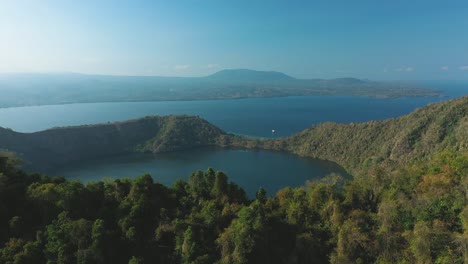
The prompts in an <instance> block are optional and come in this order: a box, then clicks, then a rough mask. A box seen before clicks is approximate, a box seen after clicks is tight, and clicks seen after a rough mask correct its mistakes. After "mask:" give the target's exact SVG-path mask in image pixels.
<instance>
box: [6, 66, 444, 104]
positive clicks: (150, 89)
mask: <svg viewBox="0 0 468 264" xmlns="http://www.w3.org/2000/svg"><path fill="white" fill-rule="evenodd" d="M0 93H1V95H2V96H0V108H1V107H12V106H26V105H47V104H67V103H93V102H129V101H168V100H208V99H209V100H213V99H236V98H250V97H257V98H258V97H281V96H322V95H327V96H370V97H385V98H390V97H402V96H405V97H407V96H439V95H440V94H439V93H438V92H437V91H436V90H433V89H425V88H421V87H416V86H415V85H413V84H403V83H398V82H388V83H386V82H371V81H363V80H359V79H355V78H339V79H331V80H325V79H296V78H293V77H291V76H288V75H286V74H284V73H280V72H273V71H253V70H246V69H232V70H222V71H219V72H217V73H215V74H212V75H210V76H206V77H198V78H195V77H190V78H189V77H187V78H185V77H157V76H106V75H86V74H69V73H57V74H36V73H34V74H33V73H24V74H0Z"/></svg>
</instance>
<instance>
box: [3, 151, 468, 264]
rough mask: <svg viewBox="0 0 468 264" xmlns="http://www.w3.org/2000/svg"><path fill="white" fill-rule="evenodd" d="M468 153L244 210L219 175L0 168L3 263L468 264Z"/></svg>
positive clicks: (320, 185) (236, 191)
mask: <svg viewBox="0 0 468 264" xmlns="http://www.w3.org/2000/svg"><path fill="white" fill-rule="evenodd" d="M467 164H468V159H467V155H466V152H463V151H460V150H454V149H449V148H447V149H445V150H442V151H439V152H437V153H435V155H433V156H432V157H431V158H430V159H429V161H428V162H422V161H416V162H414V163H413V164H411V165H408V166H406V167H400V168H398V169H397V170H389V169H388V167H386V166H375V165H373V166H371V167H370V168H368V170H367V171H366V172H365V173H362V174H359V175H356V176H355V177H354V179H352V180H350V181H345V180H344V179H343V178H340V177H336V176H330V177H326V178H324V179H321V180H319V181H313V182H309V183H308V184H307V185H306V186H305V187H302V188H291V187H286V188H284V189H282V190H280V191H279V192H278V193H277V194H276V195H274V196H273V197H268V196H267V195H266V190H264V189H263V188H260V189H259V191H258V192H257V195H256V199H255V200H248V199H247V197H246V195H245V192H244V191H243V189H242V188H240V187H239V186H237V185H236V184H234V183H232V182H229V180H228V177H227V176H226V175H225V174H224V173H222V172H215V171H214V170H213V169H210V168H209V169H207V170H206V171H205V172H202V171H198V172H194V173H193V174H192V175H191V176H190V179H189V181H188V182H185V181H182V180H179V181H177V182H176V183H174V185H173V186H172V187H170V188H168V187H165V186H163V185H161V184H158V183H155V182H154V181H153V179H152V177H151V176H150V175H143V176H140V177H138V178H136V179H134V180H130V179H121V180H113V181H106V182H96V183H88V184H86V185H83V184H81V183H80V182H76V181H67V180H65V179H63V178H50V177H46V176H41V175H37V174H31V175H27V174H25V173H24V172H22V171H21V170H19V169H18V168H17V167H16V165H14V163H10V162H7V161H5V160H4V161H3V163H2V167H1V168H0V198H1V199H0V223H1V225H0V245H1V246H0V263H8V264H9V263H117V264H119V263H122V264H127V263H314V262H317V263H327V262H331V263H464V262H466V261H467V260H468V235H467V234H468V220H467V219H468V205H467V196H466V190H467V186H468V180H467V179H468V177H466V176H467Z"/></svg>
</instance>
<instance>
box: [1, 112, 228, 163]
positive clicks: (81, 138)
mask: <svg viewBox="0 0 468 264" xmlns="http://www.w3.org/2000/svg"><path fill="white" fill-rule="evenodd" d="M222 134H224V132H223V131H221V130H220V129H218V128H217V127H215V126H213V125H211V124H209V123H208V122H206V121H205V120H203V119H201V118H199V117H194V116H151V117H145V118H140V119H135V120H129V121H125V122H116V123H108V124H99V125H90V126H77V127H63V128H53V129H48V130H44V131H40V132H35V133H18V132H14V131H12V130H8V129H3V128H0V149H6V150H9V151H13V152H16V153H18V154H19V156H20V157H21V158H22V159H23V160H24V163H25V166H26V167H30V168H35V169H37V168H48V167H53V166H57V165H60V164H63V163H67V162H72V161H79V160H89V159H94V158H100V157H106V156H112V155H118V154H123V153H128V152H134V151H137V150H138V151H149V152H165V151H174V150H179V149H187V148H192V147H197V146H208V145H213V144H215V143H216V140H217V139H218V138H219V137H220V136H221V135H222Z"/></svg>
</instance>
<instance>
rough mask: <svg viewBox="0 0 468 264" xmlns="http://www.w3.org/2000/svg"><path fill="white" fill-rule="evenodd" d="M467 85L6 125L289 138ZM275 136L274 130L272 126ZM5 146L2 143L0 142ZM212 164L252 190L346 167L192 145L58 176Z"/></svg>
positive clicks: (408, 107)
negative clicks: (172, 123) (203, 130)
mask: <svg viewBox="0 0 468 264" xmlns="http://www.w3.org/2000/svg"><path fill="white" fill-rule="evenodd" d="M467 84H468V82H446V81H445V82H424V83H422V85H423V86H426V87H432V88H436V89H441V90H442V91H443V92H444V94H445V96H444V97H418V98H396V99H378V98H368V97H284V98H252V99H238V100H213V101H174V102H129V103H93V104H68V105H51V106H31V107H16V108H6V109H0V126H2V127H8V128H11V129H14V130H16V131H21V132H33V131H39V130H43V129H47V128H51V127H56V126H70V125H83V124H95V123H103V122H112V121H121V120H127V119H133V118H139V117H143V116H147V115H168V114H190V115H199V116H201V117H202V118H205V119H206V120H208V121H209V122H211V123H213V124H214V125H216V126H218V127H220V128H222V129H224V130H225V131H228V132H232V133H237V134H243V135H249V136H256V137H283V136H289V135H291V134H293V133H296V132H299V131H301V130H303V129H305V128H308V127H310V126H312V125H314V124H317V123H321V122H328V121H331V122H339V123H350V122H363V121H369V120H381V119H386V118H392V117H398V116H401V115H404V114H407V113H409V112H411V111H413V110H414V109H416V108H418V107H422V106H425V105H427V104H429V103H432V102H438V101H442V100H448V99H450V98H455V97H460V96H463V95H466V94H468V85H467ZM273 129H274V130H275V131H276V132H275V133H272V130H273ZM0 148H1V146H0ZM210 166H211V167H214V168H215V169H218V170H224V171H227V172H228V173H229V176H230V178H231V179H233V180H234V181H235V182H237V183H239V184H240V185H242V186H243V187H244V188H246V189H247V190H249V192H250V193H251V192H252V190H256V189H258V187H259V186H264V187H267V190H268V191H270V192H271V191H276V190H278V189H280V188H281V187H284V186H287V185H291V186H298V185H302V184H303V183H304V182H305V180H306V179H312V178H320V177H323V176H325V175H327V174H329V173H331V172H340V171H342V170H341V168H339V167H337V166H331V165H330V163H326V165H325V163H323V162H319V161H315V160H310V159H304V158H300V157H297V156H294V155H290V154H285V153H271V152H266V151H262V152H250V151H237V150H213V149H209V150H191V151H188V152H177V153H170V154H162V155H158V156H151V155H150V156H147V155H146V156H145V155H144V156H139V155H129V156H124V157H118V158H113V159H110V160H102V161H95V162H92V163H86V164H80V166H71V167H69V168H57V170H56V172H55V173H56V174H62V175H65V176H67V177H70V178H75V179H81V180H83V181H88V180H98V179H102V177H106V176H109V177H126V176H137V175H141V174H143V173H146V172H149V173H151V174H152V175H153V177H154V178H155V179H156V180H158V181H160V182H163V183H166V184H171V183H172V182H173V181H175V179H177V178H187V177H188V176H189V174H190V173H191V172H192V171H194V170H198V169H200V170H205V169H206V168H207V167H210Z"/></svg>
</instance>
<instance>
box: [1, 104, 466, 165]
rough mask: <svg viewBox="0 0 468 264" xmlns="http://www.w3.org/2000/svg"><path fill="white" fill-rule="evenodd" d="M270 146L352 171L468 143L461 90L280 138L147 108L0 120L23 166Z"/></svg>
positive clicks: (5, 141) (5, 143)
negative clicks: (24, 128) (128, 116)
mask: <svg viewBox="0 0 468 264" xmlns="http://www.w3.org/2000/svg"><path fill="white" fill-rule="evenodd" d="M207 146H219V147H224V148H243V149H269V150H276V151H285V152H290V153H294V154H297V155H300V156H304V157H311V158H319V159H324V160H331V161H334V162H336V163H338V164H339V165H341V166H343V167H344V168H345V169H346V170H348V171H350V172H351V173H356V172H363V171H365V170H366V169H368V168H369V167H371V166H373V165H385V166H388V167H389V168H396V167H399V166H403V165H407V164H408V163H410V162H412V161H414V160H425V159H427V158H428V157H430V156H432V155H433V154H434V153H435V152H438V151H441V150H443V149H445V148H449V147H450V148H453V149H455V150H466V149H468V96H465V97H462V98H459V99H454V100H449V101H445V102H440V103H433V104H431V105H428V106H426V107H422V108H420V109H417V110H416V111H414V112H412V113H410V114H407V115H404V116H401V117H398V118H392V119H387V120H381V121H369V122H363V123H352V124H337V123H330V122H329V123H323V124H318V125H315V126H313V127H311V128H309V129H306V130H304V131H302V132H299V133H297V134H294V135H291V136H289V137H286V138H279V139H259V138H251V137H244V136H238V135H233V134H230V133H226V132H224V131H222V130H221V129H220V128H218V127H216V126H214V125H213V124H210V123H209V122H207V121H206V120H204V119H202V118H200V117H197V116H187V115H173V116H148V117H144V118H140V119H134V120H128V121H123V122H115V123H106V124H97V125H87V126H75V127H62V128H52V129H48V130H44V131H39V132H34V133H19V132H15V131H12V130H8V129H4V128H0V150H1V149H4V150H5V149H6V150H9V151H12V152H15V153H17V154H18V155H20V156H21V158H22V159H23V160H24V163H25V164H24V165H25V166H26V167H27V168H28V169H34V170H38V169H44V167H54V166H59V165H63V164H65V163H70V162H79V161H86V160H92V159H96V158H105V157H109V156H113V155H120V154H125V153H130V152H136V151H140V152H152V153H157V152H168V151H177V150H183V149H189V148H195V147H207Z"/></svg>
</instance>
